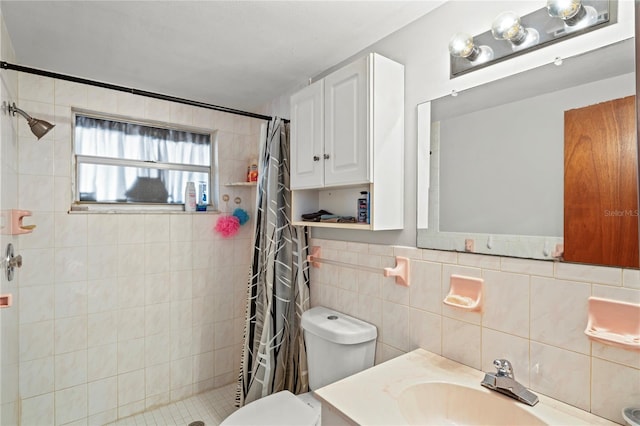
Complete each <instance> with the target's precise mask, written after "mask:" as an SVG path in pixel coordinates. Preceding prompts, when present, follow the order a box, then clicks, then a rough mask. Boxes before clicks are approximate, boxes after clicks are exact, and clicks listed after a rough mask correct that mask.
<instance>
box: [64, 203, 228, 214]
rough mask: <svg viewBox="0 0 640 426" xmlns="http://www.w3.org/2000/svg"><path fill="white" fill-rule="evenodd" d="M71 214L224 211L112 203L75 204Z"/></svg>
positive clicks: (204, 212) (202, 212)
mask: <svg viewBox="0 0 640 426" xmlns="http://www.w3.org/2000/svg"><path fill="white" fill-rule="evenodd" d="M67 213H69V214H197V215H202V214H213V215H216V214H221V213H222V212H221V211H220V210H217V209H215V210H214V209H213V208H212V206H209V210H207V211H195V212H186V211H184V210H183V207H182V205H176V206H143V205H139V204H137V205H112V204H91V205H88V204H73V205H72V206H71V207H70V208H69V210H68V211H67Z"/></svg>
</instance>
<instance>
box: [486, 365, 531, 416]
mask: <svg viewBox="0 0 640 426" xmlns="http://www.w3.org/2000/svg"><path fill="white" fill-rule="evenodd" d="M493 365H494V366H495V367H496V370H497V372H496V373H486V374H485V375H484V379H483V380H482V382H481V383H480V384H481V385H482V386H485V387H487V388H489V389H491V390H494V391H497V392H500V393H502V394H504V395H507V396H510V397H511V398H514V399H517V400H518V401H520V402H524V403H525V404H529V405H532V406H533V405H536V404H537V403H538V397H537V396H536V395H535V394H534V393H533V392H531V391H529V390H528V389H527V388H525V387H524V386H522V385H521V384H520V383H518V382H516V378H515V375H514V373H513V367H512V366H511V363H510V362H509V361H507V360H506V359H496V360H494V361H493Z"/></svg>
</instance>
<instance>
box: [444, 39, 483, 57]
mask: <svg viewBox="0 0 640 426" xmlns="http://www.w3.org/2000/svg"><path fill="white" fill-rule="evenodd" d="M475 49H477V47H476V46H475V45H474V44H473V37H471V35H469V34H467V33H456V34H454V35H453V37H451V40H449V53H451V56H455V57H456V58H468V57H469V56H472V55H473V53H474V50H475Z"/></svg>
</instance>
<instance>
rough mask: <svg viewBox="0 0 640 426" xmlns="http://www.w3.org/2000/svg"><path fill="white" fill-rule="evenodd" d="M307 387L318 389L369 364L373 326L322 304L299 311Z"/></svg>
mask: <svg viewBox="0 0 640 426" xmlns="http://www.w3.org/2000/svg"><path fill="white" fill-rule="evenodd" d="M302 328H303V330H304V341H305V344H306V348H307V365H308V368H309V387H310V388H311V390H316V389H320V388H321V387H323V386H326V385H328V384H330V383H333V382H336V381H338V380H340V379H343V378H345V377H347V376H351V375H353V374H355V373H358V372H360V371H362V370H365V369H367V368H369V367H372V366H373V361H374V357H375V352H376V336H377V331H376V327H375V326H374V325H372V324H369V323H367V322H364V321H361V320H359V319H357V318H353V317H350V316H348V315H345V314H343V313H340V312H336V311H333V310H331V309H327V308H325V307H322V306H317V307H315V308H312V309H309V310H308V311H306V312H304V313H303V314H302Z"/></svg>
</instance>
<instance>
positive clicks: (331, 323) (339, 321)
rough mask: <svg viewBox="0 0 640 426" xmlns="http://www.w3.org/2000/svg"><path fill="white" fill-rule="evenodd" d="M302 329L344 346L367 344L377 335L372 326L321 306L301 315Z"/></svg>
mask: <svg viewBox="0 0 640 426" xmlns="http://www.w3.org/2000/svg"><path fill="white" fill-rule="evenodd" d="M302 328H303V329H304V330H305V331H307V332H309V333H313V334H315V335H316V336H319V337H321V338H323V339H325V340H328V341H330V342H334V343H339V344H345V345H354V344H356V343H363V342H369V341H371V340H375V338H376V336H377V335H378V333H377V330H376V327H375V326H374V325H373V324H369V323H367V322H364V321H361V320H359V319H357V318H353V317H350V316H349V315H346V314H343V313H341V312H337V311H334V310H331V309H328V308H325V307H323V306H316V307H315V308H311V309H309V310H308V311H306V312H304V313H303V314H302Z"/></svg>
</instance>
